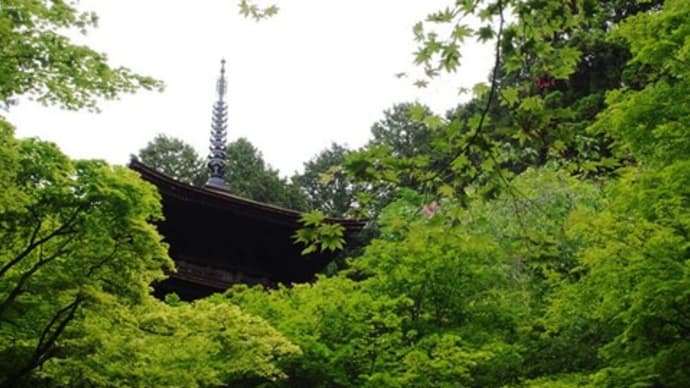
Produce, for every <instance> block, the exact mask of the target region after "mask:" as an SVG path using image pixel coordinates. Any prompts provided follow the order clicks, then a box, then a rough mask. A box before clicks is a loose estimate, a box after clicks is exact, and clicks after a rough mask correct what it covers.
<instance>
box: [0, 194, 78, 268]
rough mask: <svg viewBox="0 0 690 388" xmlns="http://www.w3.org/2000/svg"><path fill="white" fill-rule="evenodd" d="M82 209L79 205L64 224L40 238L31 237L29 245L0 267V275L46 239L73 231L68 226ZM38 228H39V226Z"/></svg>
mask: <svg viewBox="0 0 690 388" xmlns="http://www.w3.org/2000/svg"><path fill="white" fill-rule="evenodd" d="M82 210H83V208H82V207H81V206H79V207H77V208H76V209H75V211H74V213H72V215H70V217H69V219H68V220H67V221H66V222H65V223H64V224H62V225H61V226H60V227H59V228H57V229H55V230H53V231H52V232H50V233H49V234H48V235H47V236H45V237H43V238H40V239H38V240H35V237H36V236H34V237H32V239H31V242H30V243H29V245H28V246H27V247H26V248H25V249H24V250H23V251H22V252H21V253H19V255H17V257H15V258H14V259H12V260H10V262H8V263H7V264H5V265H4V266H3V267H2V268H0V276H3V275H5V273H6V272H7V271H9V270H10V269H11V268H12V267H14V266H15V265H16V264H17V263H19V262H20V261H21V260H22V259H24V258H25V257H26V256H28V255H29V254H30V253H31V252H32V251H33V250H34V249H36V247H38V246H39V245H41V244H44V243H46V242H47V241H49V240H51V239H52V238H54V237H57V236H60V235H65V234H71V233H74V230H68V228H69V227H70V226H72V224H73V223H74V221H75V220H76V218H77V216H78V215H79V213H81V212H82ZM38 229H40V226H39V228H38ZM38 229H34V234H37V233H38Z"/></svg>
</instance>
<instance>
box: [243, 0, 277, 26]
mask: <svg viewBox="0 0 690 388" xmlns="http://www.w3.org/2000/svg"><path fill="white" fill-rule="evenodd" d="M238 6H239V7H240V15H242V16H244V17H246V18H252V19H254V20H256V21H259V20H263V19H266V18H270V17H271V16H274V15H276V14H277V13H278V11H279V10H280V8H278V6H277V5H275V4H271V5H259V4H257V3H256V2H254V1H251V0H240V1H239V2H238Z"/></svg>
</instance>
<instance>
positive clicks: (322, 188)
mask: <svg viewBox="0 0 690 388" xmlns="http://www.w3.org/2000/svg"><path fill="white" fill-rule="evenodd" d="M349 153H350V151H349V150H348V149H347V148H345V147H344V146H341V145H338V144H335V143H333V144H331V147H330V148H328V149H325V150H323V151H321V152H320V153H319V154H318V155H316V156H315V157H314V158H312V159H311V160H309V161H308V162H306V163H304V172H303V173H301V174H295V175H294V176H293V177H292V183H293V184H294V185H297V186H298V187H299V188H300V189H301V190H302V191H304V193H305V194H306V196H307V201H308V204H309V208H310V209H313V210H319V211H322V212H324V213H325V214H327V215H329V216H332V217H343V216H345V215H346V214H349V213H353V212H356V211H357V204H356V201H355V196H356V195H357V194H358V193H359V192H361V191H362V190H363V189H364V188H363V187H361V185H360V184H357V183H355V182H354V181H353V180H352V179H351V178H350V177H348V176H347V174H346V172H345V171H344V168H343V164H344V163H345V158H346V157H347V155H348V154H349Z"/></svg>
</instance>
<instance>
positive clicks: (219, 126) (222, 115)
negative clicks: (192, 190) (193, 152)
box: [206, 59, 228, 188]
mask: <svg viewBox="0 0 690 388" xmlns="http://www.w3.org/2000/svg"><path fill="white" fill-rule="evenodd" d="M220 63H221V67H220V77H218V82H216V92H218V101H216V102H215V104H213V119H212V122H211V146H210V147H209V150H210V151H211V153H210V154H209V156H208V169H209V172H210V174H209V178H208V181H207V182H206V184H207V185H209V186H216V187H221V188H225V159H226V155H225V141H226V137H227V131H226V129H227V127H228V106H227V105H226V104H225V101H224V100H223V97H224V96H225V93H226V92H227V86H228V83H227V81H226V80H225V59H223V60H221V61H220Z"/></svg>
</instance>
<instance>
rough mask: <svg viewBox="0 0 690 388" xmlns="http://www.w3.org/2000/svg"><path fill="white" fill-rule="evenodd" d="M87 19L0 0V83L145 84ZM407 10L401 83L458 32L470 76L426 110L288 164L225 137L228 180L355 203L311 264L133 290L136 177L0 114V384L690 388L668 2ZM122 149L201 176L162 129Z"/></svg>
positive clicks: (687, 236) (146, 271) (681, 34)
mask: <svg viewBox="0 0 690 388" xmlns="http://www.w3.org/2000/svg"><path fill="white" fill-rule="evenodd" d="M239 3H240V6H241V8H240V11H241V12H242V13H243V14H245V15H246V16H248V17H255V18H257V19H261V18H263V17H270V16H271V15H272V14H274V13H275V12H276V11H277V8H275V7H269V8H261V7H259V6H257V5H256V4H253V3H251V2H248V1H245V0H242V1H240V2H239ZM285 6H287V7H289V4H286V5H285ZM392 12H393V11H392ZM422 17H424V15H420V18H422ZM467 20H470V21H471V22H468V21H467ZM95 23H96V16H95V15H93V14H91V13H89V12H83V11H80V10H79V9H78V6H77V5H75V4H73V3H72V2H70V1H63V0H0V104H3V105H5V106H6V108H7V109H12V105H13V104H14V103H15V100H16V98H17V97H19V96H30V97H32V98H35V99H37V100H38V101H41V102H44V103H46V104H51V105H55V106H56V107H57V108H63V109H73V110H78V109H95V108H97V104H98V101H100V100H101V99H112V98H116V97H118V96H120V95H122V94H125V93H130V92H135V91H136V90H139V89H142V88H143V89H156V88H159V87H160V83H159V82H158V81H157V80H155V79H154V78H150V77H147V76H142V75H140V74H137V73H136V72H134V71H132V70H130V69H127V68H119V67H113V66H111V65H110V64H109V63H108V61H107V59H106V58H105V56H104V55H103V54H100V53H98V52H96V51H94V50H92V49H90V48H88V47H84V46H80V45H77V44H75V43H73V42H72V41H71V40H70V39H69V38H68V37H67V36H66V35H64V32H65V31H66V30H70V29H76V30H79V29H88V28H91V27H94V26H95ZM412 32H413V35H412V38H413V39H415V40H416V41H417V42H418V47H419V49H418V51H417V52H416V53H415V57H414V60H415V62H416V63H417V64H418V65H419V69H420V70H421V73H422V76H421V77H419V78H418V79H413V82H415V83H416V84H417V85H418V86H419V87H424V86H425V85H427V84H428V83H429V82H433V81H434V79H435V78H436V77H437V76H438V75H440V74H442V73H444V72H453V71H455V70H456V69H457V68H458V66H459V65H460V64H461V63H462V60H463V57H462V55H461V53H462V44H463V43H464V42H465V41H468V40H471V39H477V40H479V41H482V42H486V43H487V44H490V45H491V47H492V48H493V54H494V56H495V58H494V59H495V61H494V67H493V69H492V71H491V74H490V75H489V79H488V80H487V82H486V83H484V84H481V85H478V86H477V87H475V88H474V89H473V90H472V99H471V100H469V101H468V102H466V103H463V104H460V105H458V106H456V107H449V110H448V112H446V113H445V114H443V115H437V114H434V113H433V112H431V111H430V110H429V109H428V108H426V107H425V106H423V105H420V104H416V103H397V102H395V101H392V102H391V106H392V108H391V109H390V110H388V111H386V112H384V115H383V119H382V120H381V121H380V122H377V123H374V124H373V126H372V138H371V141H370V142H369V143H368V144H367V145H366V146H364V147H362V148H361V149H357V150H348V149H345V148H344V147H342V146H339V145H336V144H334V145H333V146H331V147H330V148H329V149H326V150H324V151H323V152H322V153H321V154H319V155H317V156H315V157H314V158H313V159H312V160H310V161H309V162H307V164H306V165H305V171H304V172H303V173H299V174H296V176H294V177H292V178H291V179H290V180H286V179H284V178H281V177H280V176H279V175H278V173H277V172H276V171H275V170H273V169H272V168H271V167H270V166H267V165H266V164H265V163H264V162H263V159H262V158H261V154H260V153H259V152H258V150H256V149H255V148H254V147H253V146H252V145H251V143H249V142H248V141H246V140H244V139H240V140H238V141H236V142H234V143H231V144H229V145H228V153H229V154H232V155H231V157H230V160H231V163H233V161H234V162H235V163H237V165H238V166H253V167H251V169H248V170H240V169H239V168H238V169H232V168H230V169H229V171H233V173H235V174H249V175H246V176H242V175H240V176H227V177H226V180H227V181H229V182H238V184H236V185H235V187H237V188H238V190H240V191H242V193H241V194H242V195H245V196H249V197H254V198H258V199H259V200H262V201H267V202H273V203H276V204H280V205H283V206H288V207H294V208H298V209H302V210H305V211H314V212H321V213H323V214H329V215H348V216H354V217H367V218H369V219H370V224H371V225H369V226H368V228H367V229H368V240H367V243H366V245H365V246H364V247H362V248H361V249H360V250H357V251H351V252H346V254H347V255H348V256H349V257H347V258H343V257H340V258H339V259H338V260H337V265H336V267H337V268H336V270H332V271H329V272H328V273H327V274H326V273H324V274H322V275H319V276H318V278H317V279H316V280H315V281H314V282H312V283H310V284H301V285H292V286H281V287H279V288H277V289H270V290H267V289H264V288H262V287H258V286H257V287H248V286H242V285H238V286H235V287H233V288H231V289H229V290H228V291H227V292H225V293H223V294H216V295H213V296H210V297H207V298H204V299H200V300H197V301H194V302H191V303H190V302H184V301H181V300H180V298H178V297H177V296H176V295H174V294H170V295H168V296H167V297H166V298H165V300H158V299H156V298H154V297H153V296H152V295H151V286H150V285H151V284H152V282H154V281H155V280H158V279H161V278H163V277H164V273H165V271H166V270H168V269H171V268H172V267H173V262H172V260H171V259H170V258H169V257H168V255H167V246H166V245H165V244H164V243H163V242H162V237H161V236H160V235H159V233H158V232H157V230H156V228H155V226H154V224H152V222H155V221H156V220H157V219H159V218H160V217H161V206H160V198H159V195H158V193H157V192H156V190H155V188H154V187H153V186H151V185H149V184H147V183H146V182H144V181H142V180H141V179H140V178H139V177H138V176H137V174H136V173H135V172H133V171H131V170H129V169H128V168H126V167H121V166H112V165H108V164H106V163H105V162H102V161H94V160H72V159H70V158H69V157H67V156H66V155H65V154H63V153H62V152H61V151H60V150H59V149H58V147H57V146H55V145H54V144H51V143H48V142H45V141H41V140H39V139H18V138H17V137H16V136H15V135H14V127H13V125H12V124H11V123H9V122H8V121H7V120H6V119H4V118H3V117H2V116H1V115H0V166H1V168H0V242H1V245H0V386H3V387H22V386H34V387H35V386H46V387H53V386H97V387H101V386H103V387H109V386H118V387H119V386H127V387H129V386H146V387H148V386H151V387H157V386H179V387H195V386H199V387H201V386H203V387H215V386H233V387H245V386H271V387H273V386H275V387H354V386H367V387H688V386H690V97H689V96H690V3H689V2H688V1H687V0H603V1H595V0H572V1H562V0H484V1H482V0H458V1H448V7H447V8H446V9H443V10H440V11H439V12H437V13H434V14H431V15H428V16H427V17H426V18H425V19H424V21H422V22H420V23H418V24H417V25H415V26H414V27H413V31H412ZM413 78H414V77H413ZM401 82H404V81H401ZM233 153H234V154H233ZM166 155H167V156H168V157H165V156H166ZM170 155H172V156H170ZM233 155H234V156H233ZM139 157H140V158H142V159H144V160H147V161H148V162H149V163H151V164H154V165H156V166H157V167H159V168H160V169H162V170H164V172H166V171H167V173H169V174H171V175H175V174H178V176H176V177H177V178H178V179H181V180H184V181H186V182H188V183H191V184H199V183H200V182H203V180H204V177H203V175H202V176H199V174H203V167H200V162H199V157H198V156H197V155H196V154H195V153H194V152H193V149H191V148H187V147H186V146H185V145H184V144H182V143H180V142H179V141H178V140H176V139H171V138H166V137H163V136H162V137H159V138H157V139H154V140H153V141H152V143H150V144H149V146H148V147H147V148H145V149H143V150H141V152H140V154H139ZM171 163H180V164H179V165H172V164H171ZM166 166H167V167H166ZM165 168H169V170H165ZM250 170H251V171H250ZM252 171H253V172H252ZM240 182H244V183H245V184H246V186H239V183H240ZM309 214H311V215H312V216H313V215H314V214H320V213H307V217H309ZM317 218H318V217H317ZM317 227H318V225H317ZM336 237H337V236H336ZM313 243H314V244H321V245H323V246H327V247H331V246H332V241H327V240H322V241H320V240H319V239H316V240H315V241H313Z"/></svg>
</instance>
